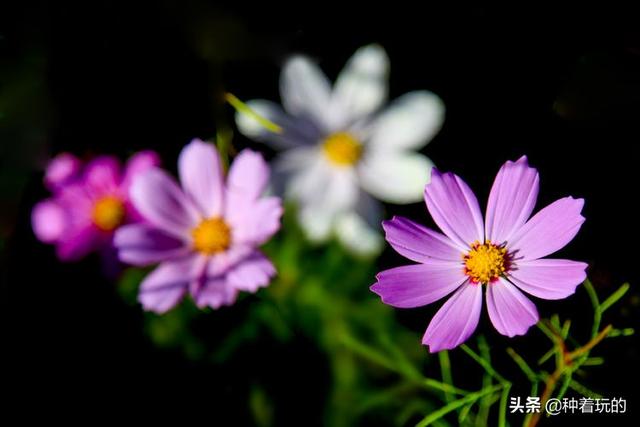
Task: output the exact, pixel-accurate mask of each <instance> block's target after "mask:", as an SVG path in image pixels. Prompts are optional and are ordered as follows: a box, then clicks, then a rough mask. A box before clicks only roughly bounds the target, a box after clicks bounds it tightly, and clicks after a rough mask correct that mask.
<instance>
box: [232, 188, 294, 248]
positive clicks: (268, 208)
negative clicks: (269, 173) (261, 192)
mask: <svg viewBox="0 0 640 427" xmlns="http://www.w3.org/2000/svg"><path fill="white" fill-rule="evenodd" d="M247 206H248V207H247V209H248V210H247V211H245V212H244V215H242V216H240V214H239V213H238V214H236V215H234V216H231V217H229V218H230V219H229V223H230V224H231V225H232V226H233V239H234V241H236V242H238V243H242V244H252V245H262V244H263V243H265V242H266V241H267V240H269V239H270V238H271V237H272V236H273V235H274V234H275V233H276V232H277V231H278V230H279V229H280V218H281V217H282V214H283V213H284V209H283V207H282V201H281V200H280V198H279V197H266V198H263V199H260V200H257V201H256V202H254V203H253V204H251V205H247Z"/></svg>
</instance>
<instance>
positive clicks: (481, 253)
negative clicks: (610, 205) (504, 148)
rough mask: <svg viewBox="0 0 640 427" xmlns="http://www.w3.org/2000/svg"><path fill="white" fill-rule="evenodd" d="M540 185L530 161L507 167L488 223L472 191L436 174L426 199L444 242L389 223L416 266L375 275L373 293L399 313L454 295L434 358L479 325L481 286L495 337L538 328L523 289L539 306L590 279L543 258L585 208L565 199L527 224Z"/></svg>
mask: <svg viewBox="0 0 640 427" xmlns="http://www.w3.org/2000/svg"><path fill="white" fill-rule="evenodd" d="M538 183H539V178H538V172H537V171H536V169H534V168H531V167H529V165H528V163H527V158H526V157H522V158H520V159H519V160H518V161H516V162H511V161H509V162H507V163H505V164H504V165H503V166H502V168H501V169H500V171H499V172H498V175H497V176H496V179H495V181H494V183H493V187H492V188H491V193H490V195H489V202H488V205H487V212H486V217H485V220H484V221H483V218H482V214H481V212H480V207H479V205H478V201H477V200H476V197H475V195H474V194H473V192H472V191H471V190H470V189H469V187H468V186H467V184H465V183H464V181H462V179H460V178H459V177H458V176H456V175H454V174H452V173H440V172H439V171H437V170H436V169H435V168H434V169H433V172H432V176H431V183H430V184H428V185H427V186H426V187H425V190H424V198H425V202H426V204H427V209H428V210H429V213H431V216H432V217H433V220H434V221H435V223H436V224H437V225H438V226H439V227H440V229H441V230H442V231H443V232H444V235H443V234H440V233H438V232H435V231H433V230H430V229H428V228H425V227H423V226H421V225H418V224H416V223H414V222H412V221H409V220H408V219H405V218H401V217H394V218H393V219H392V220H390V221H385V222H384V223H383V227H384V230H385V232H386V239H387V241H388V242H389V243H390V244H391V246H392V247H393V248H394V249H395V250H396V251H397V252H398V253H400V254H401V255H403V256H405V257H407V258H409V259H410V260H412V261H415V262H418V263H419V264H415V265H407V266H403V267H397V268H392V269H390V270H386V271H383V272H381V273H379V274H378V275H377V276H376V278H377V283H375V284H374V285H373V286H372V287H371V290H372V291H373V292H375V293H377V294H378V295H380V296H381V297H382V301H383V302H384V303H386V304H389V305H392V306H394V307H402V308H405V307H418V306H422V305H426V304H430V303H432V302H434V301H437V300H439V299H441V298H443V297H444V296H446V295H449V294H451V293H453V295H452V296H451V298H449V300H448V301H447V302H445V303H444V305H443V306H442V307H441V308H440V310H438V312H437V313H436V315H435V316H434V317H433V319H432V320H431V323H430V324H429V327H428V328H427V331H426V333H425V334H424V337H423V339H422V343H423V344H425V345H428V346H429V350H430V351H431V352H437V351H440V350H444V349H451V348H454V347H456V346H458V345H459V344H461V343H462V342H464V341H465V340H466V339H467V338H469V336H470V335H471V334H472V333H473V331H474V330H475V329H476V326H477V325H478V319H479V318H480V311H481V309H482V288H483V287H486V294H485V295H486V297H485V298H486V301H487V309H488V311H489V318H490V319H491V322H492V323H493V325H494V327H495V328H496V329H497V330H498V332H500V333H501V334H503V335H507V336H509V337H513V336H515V335H523V334H524V333H526V332H527V330H528V329H529V327H530V326H531V325H534V324H535V323H536V322H537V321H538V312H537V310H536V307H535V305H534V304H533V302H531V300H530V299H529V298H527V297H526V296H525V295H524V294H523V293H522V292H521V290H522V291H525V292H527V293H529V294H531V295H533V296H536V297H538V298H542V299H561V298H566V297H567V296H569V295H571V294H573V293H574V292H575V289H576V287H577V286H578V285H579V284H580V283H582V282H583V281H584V279H585V277H586V274H585V269H586V268H587V264H585V263H583V262H576V261H569V260H564V259H542V258H543V257H545V256H547V255H549V254H552V253H554V252H556V251H557V250H559V249H561V248H562V247H564V246H565V245H566V244H567V243H569V242H570V241H571V240H572V239H573V237H574V236H575V235H576V233H577V232H578V230H579V229H580V227H581V225H582V223H583V222H584V218H583V217H582V216H581V215H580V212H581V210H582V206H583V205H584V201H583V200H582V199H574V198H572V197H566V198H563V199H559V200H556V201H555V202H553V203H552V204H550V205H549V206H547V207H545V208H544V209H542V210H541V211H540V212H538V213H537V214H536V215H534V216H533V217H531V218H529V216H530V215H531V212H532V211H533V208H534V205H535V203H536V199H537V196H538ZM483 285H484V286H483Z"/></svg>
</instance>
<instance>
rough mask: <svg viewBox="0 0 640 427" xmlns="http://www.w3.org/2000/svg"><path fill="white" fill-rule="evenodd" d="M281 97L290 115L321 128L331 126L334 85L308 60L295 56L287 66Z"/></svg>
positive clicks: (284, 71)
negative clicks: (330, 114) (332, 88)
mask: <svg viewBox="0 0 640 427" xmlns="http://www.w3.org/2000/svg"><path fill="white" fill-rule="evenodd" d="M280 97H281V98H282V104H283V105H284V108H285V110H286V111H287V112H288V113H289V114H292V115H294V116H296V117H306V118H308V119H311V120H313V121H314V122H317V123H318V124H320V125H325V126H326V125H327V124H328V123H329V119H328V115H329V111H330V107H331V106H330V101H331V83H330V82H329V80H328V79H327V77H326V76H325V75H324V73H323V72H322V70H320V68H318V66H317V65H316V64H314V63H313V62H311V61H310V60H309V59H308V58H305V57H303V56H294V57H293V58H291V59H289V60H288V61H287V62H286V63H285V65H284V67H283V69H282V74H281V75H280Z"/></svg>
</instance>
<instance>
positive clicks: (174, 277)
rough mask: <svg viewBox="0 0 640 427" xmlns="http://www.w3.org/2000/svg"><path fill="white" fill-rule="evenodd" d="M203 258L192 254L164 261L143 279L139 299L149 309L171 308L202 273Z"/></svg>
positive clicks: (161, 311)
mask: <svg viewBox="0 0 640 427" xmlns="http://www.w3.org/2000/svg"><path fill="white" fill-rule="evenodd" d="M203 259H204V257H201V256H200V255H192V256H189V257H185V258H182V259H179V260H174V261H165V262H163V263H162V264H160V266H158V268H156V269H155V270H153V271H152V272H151V273H150V274H149V275H148V276H147V277H146V278H145V279H144V280H143V281H142V283H141V285H140V293H139V294H138V301H139V302H140V303H141V304H142V306H143V307H144V309H145V310H148V311H153V312H156V313H164V312H166V311H168V310H170V309H171V308H173V307H174V306H175V305H176V304H177V303H178V302H179V301H180V300H181V299H182V297H183V296H184V294H185V292H186V291H187V287H188V284H189V283H190V282H191V281H193V280H197V278H198V276H199V275H200V274H201V273H202V267H203V262H204V261H203Z"/></svg>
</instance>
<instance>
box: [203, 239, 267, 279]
mask: <svg viewBox="0 0 640 427" xmlns="http://www.w3.org/2000/svg"><path fill="white" fill-rule="evenodd" d="M254 251H255V249H254V248H253V247H252V246H249V245H238V244H236V245H234V246H232V247H231V248H229V250H227V251H225V252H221V253H219V254H216V255H214V256H212V257H211V259H210V260H209V263H208V264H207V271H206V276H207V278H209V279H215V278H219V277H220V276H224V275H226V274H227V272H228V271H229V270H231V269H232V268H233V267H234V266H235V265H237V264H238V263H239V262H241V261H242V260H244V259H245V258H247V257H249V256H250V255H251V254H252V253H253V252H254Z"/></svg>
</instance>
